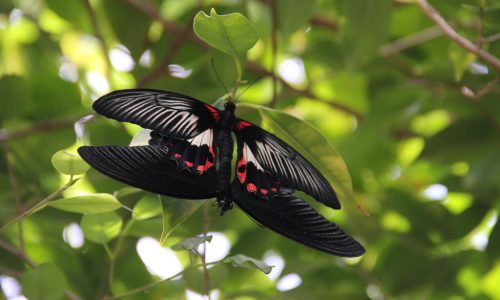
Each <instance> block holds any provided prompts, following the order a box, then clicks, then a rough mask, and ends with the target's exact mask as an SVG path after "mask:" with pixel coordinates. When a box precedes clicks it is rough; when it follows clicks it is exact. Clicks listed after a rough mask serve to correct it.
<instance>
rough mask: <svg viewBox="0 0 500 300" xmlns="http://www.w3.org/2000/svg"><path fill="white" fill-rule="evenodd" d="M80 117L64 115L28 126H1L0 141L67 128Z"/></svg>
mask: <svg viewBox="0 0 500 300" xmlns="http://www.w3.org/2000/svg"><path fill="white" fill-rule="evenodd" d="M86 115H87V114H86ZM82 117H83V116H77V117H70V118H68V117H64V118H61V119H55V120H48V121H42V122H40V123H37V124H34V125H32V126H30V127H26V128H20V129H7V128H1V129H0V142H4V141H11V140H15V139H22V138H25V137H28V136H31V135H33V134H37V133H40V132H48V131H53V130H59V129H64V128H68V127H71V126H73V125H74V123H75V122H76V121H78V120H79V119H81V118H82Z"/></svg>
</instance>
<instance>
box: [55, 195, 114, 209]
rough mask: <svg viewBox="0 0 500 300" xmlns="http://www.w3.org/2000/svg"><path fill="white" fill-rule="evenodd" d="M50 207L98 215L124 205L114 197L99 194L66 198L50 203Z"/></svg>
mask: <svg viewBox="0 0 500 300" xmlns="http://www.w3.org/2000/svg"><path fill="white" fill-rule="evenodd" d="M49 206H51V207H54V208H57V209H60V210H64V211H70V212H75V213H81V214H97V213H104V212H110V211H114V210H117V209H119V208H120V207H121V206H122V205H121V204H120V202H118V200H117V199H116V198H115V197H113V195H110V194H105V193H99V194H89V195H82V196H77V197H71V198H64V199H60V200H55V201H52V202H49Z"/></svg>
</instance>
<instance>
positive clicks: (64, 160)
mask: <svg viewBox="0 0 500 300" xmlns="http://www.w3.org/2000/svg"><path fill="white" fill-rule="evenodd" d="M52 165H53V166H54V168H56V170H57V171H59V172H61V173H63V174H66V175H79V174H83V173H85V172H87V170H88V169H89V168H90V166H89V165H88V164H87V163H86V162H85V161H84V160H83V159H82V158H81V157H80V156H79V155H76V154H72V153H69V152H66V151H64V150H61V151H57V152H56V153H55V154H54V155H53V156H52Z"/></svg>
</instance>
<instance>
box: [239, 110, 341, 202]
mask: <svg viewBox="0 0 500 300" xmlns="http://www.w3.org/2000/svg"><path fill="white" fill-rule="evenodd" d="M234 132H235V134H236V137H237V139H238V148H239V149H240V152H239V158H238V163H237V176H238V177H239V179H240V182H241V183H243V184H245V185H246V188H247V191H249V192H255V193H257V194H260V195H261V196H262V195H263V196H265V195H266V193H269V192H271V193H272V192H273V191H276V189H277V187H278V186H287V187H291V188H293V189H298V190H301V191H303V192H305V193H307V194H309V195H311V196H313V197H314V198H315V199H316V200H318V201H320V202H322V203H324V204H325V205H327V206H329V207H332V208H334V209H340V202H339V200H338V198H337V196H336V194H335V192H334V191H333V189H332V187H331V186H330V184H329V183H328V181H327V180H326V179H325V177H323V175H321V173H320V172H319V171H318V170H317V169H316V168H315V167H314V166H313V165H311V164H310V163H309V162H308V161H307V160H306V159H305V158H304V157H303V156H302V155H300V153H298V152H297V151H295V150H294V149H293V148H292V147H290V146H289V145H287V144H286V143H285V142H284V141H283V140H281V139H280V138H278V137H277V136H275V135H273V134H271V133H269V132H267V131H265V130H264V129H262V128H260V127H258V126H256V125H254V124H252V123H250V122H246V121H243V120H238V121H237V123H236V128H235V130H234ZM242 166H246V168H245V167H242ZM269 175H270V176H269ZM252 180H253V181H252ZM263 184H264V185H263ZM262 189H263V190H262ZM262 192H264V193H262Z"/></svg>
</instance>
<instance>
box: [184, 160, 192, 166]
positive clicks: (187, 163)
mask: <svg viewBox="0 0 500 300" xmlns="http://www.w3.org/2000/svg"><path fill="white" fill-rule="evenodd" d="M184 164H185V165H186V167H188V168H191V167H193V165H194V164H193V163H192V162H190V161H187V160H185V161H184Z"/></svg>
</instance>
